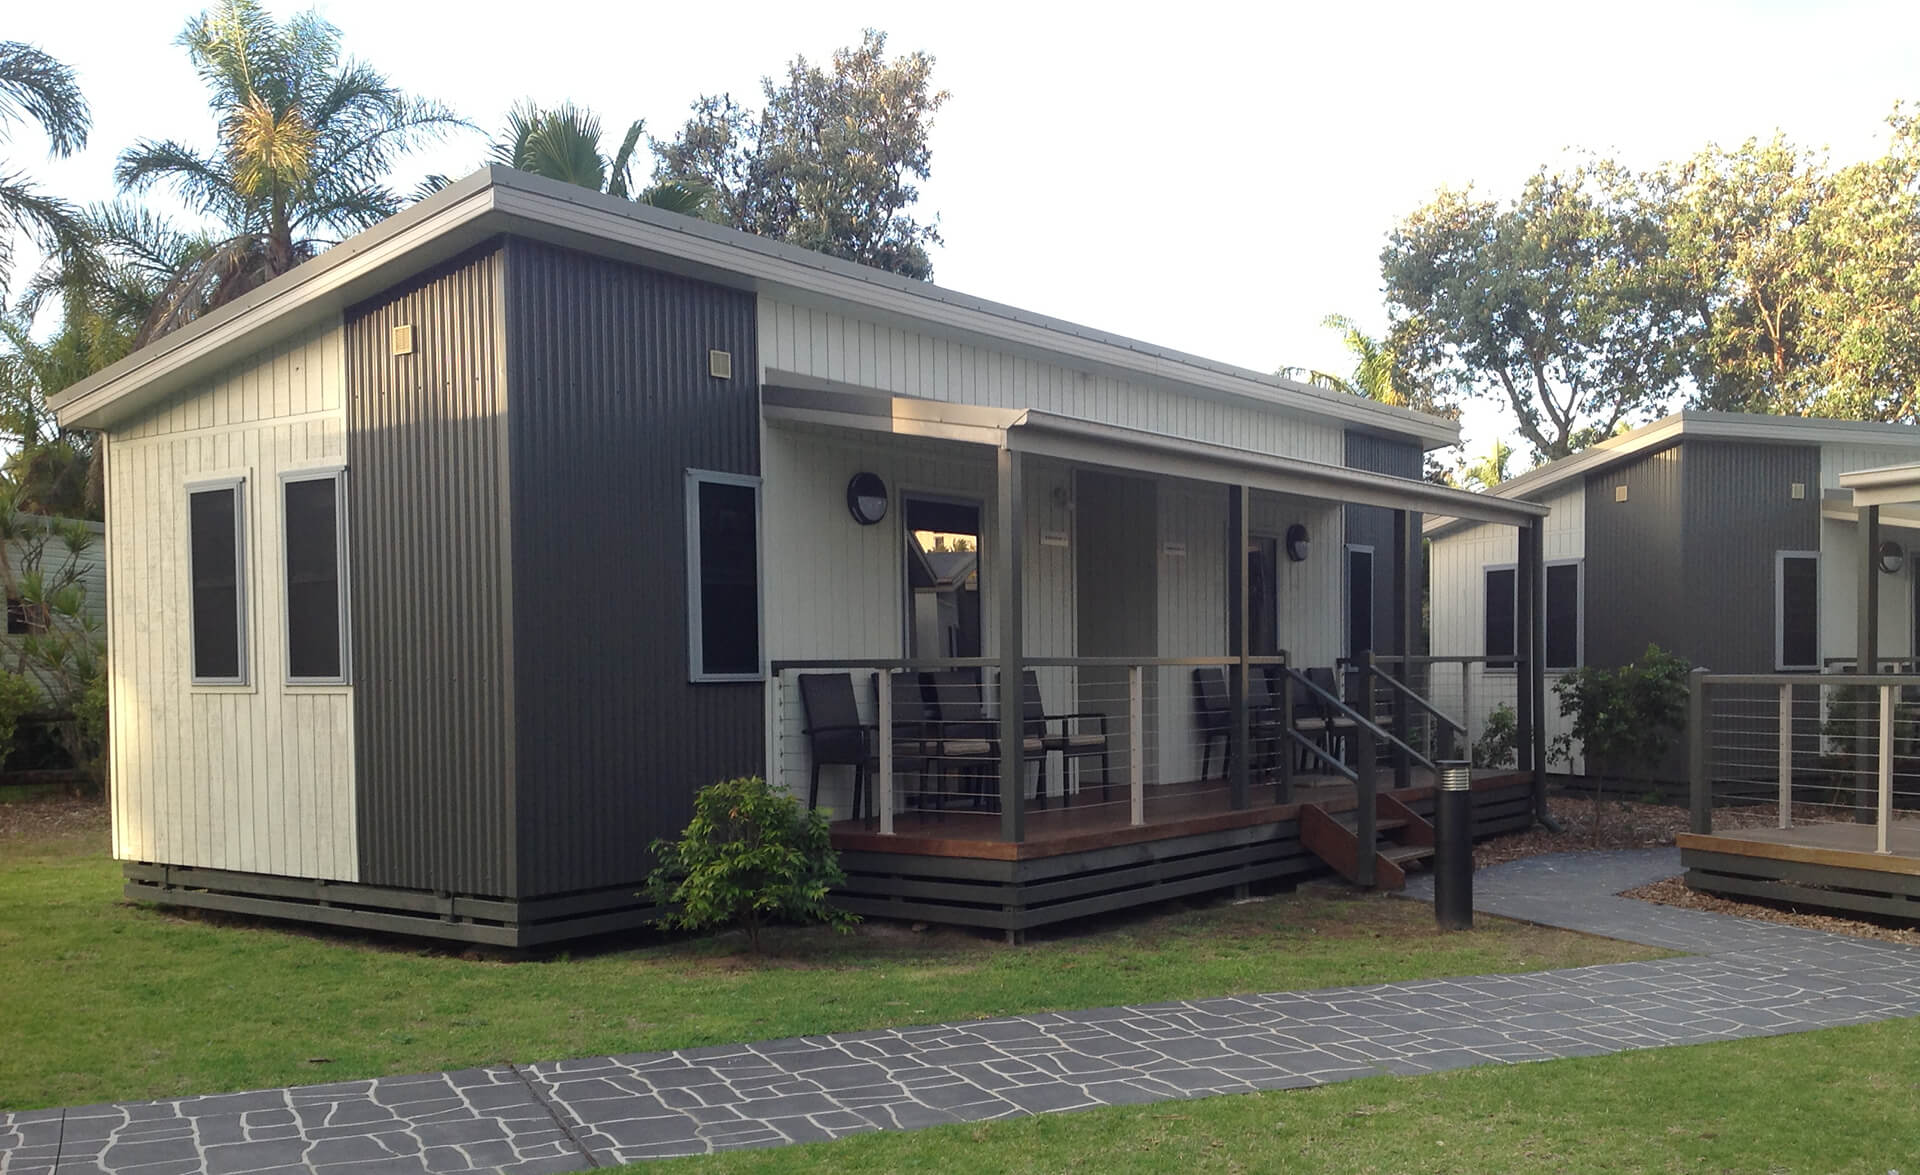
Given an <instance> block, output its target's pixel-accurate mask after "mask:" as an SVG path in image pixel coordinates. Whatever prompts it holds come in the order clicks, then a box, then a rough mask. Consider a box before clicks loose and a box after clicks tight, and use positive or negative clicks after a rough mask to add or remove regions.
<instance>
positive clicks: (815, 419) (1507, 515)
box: [761, 371, 1547, 525]
mask: <svg viewBox="0 0 1920 1175" xmlns="http://www.w3.org/2000/svg"><path fill="white" fill-rule="evenodd" d="M761 409H762V411H763V412H764V413H765V415H766V417H767V419H769V420H786V421H793V422H796V423H808V424H818V425H825V426H829V427H835V428H846V429H853V430H856V431H860V432H871V433H881V434H887V435H892V436H913V437H929V438H934V439H938V440H947V441H954V442H957V443H961V444H974V445H990V446H993V447H995V448H1006V449H1010V450H1012V451H1014V452H1018V453H1032V454H1035V455H1036V456H1044V457H1052V458H1057V459H1060V460H1065V461H1073V462H1077V463H1079V464H1083V465H1098V466H1103V467H1107V468H1111V469H1117V470H1123V471H1127V472H1134V473H1151V474H1158V475H1161V476H1165V477H1178V478H1186V479H1189V480H1192V481H1205V482H1214V483H1217V484H1220V485H1244V486H1249V487H1251V488H1253V489H1260V490H1269V491H1272V492H1274V493H1281V494H1297V495H1301V496H1304V497H1314V498H1324V499H1332V500H1335V501H1340V502H1352V503H1354V504H1356V505H1363V506H1383V507H1386V508H1388V509H1394V510H1418V511H1424V512H1434V513H1441V514H1447V515H1451V516H1453V517H1460V518H1472V519H1474V520H1475V521H1478V522H1499V523H1506V524H1510V525H1521V524H1524V523H1527V522H1530V521H1532V520H1533V519H1536V518H1543V517H1545V516H1546V514H1547V507H1545V506H1542V505H1540V504H1538V503H1535V502H1524V501H1513V500H1509V499H1506V498H1496V497H1492V496H1489V495H1485V494H1472V493H1467V492H1466V491H1464V490H1455V489H1449V488H1447V487H1446V486H1437V485H1434V484H1432V483H1431V482H1425V481H1414V480H1411V479H1408V478H1402V477H1389V476H1387V475H1386V474H1380V473H1371V472H1368V471H1366V470H1362V469H1348V468H1346V467H1344V466H1339V465H1326V464H1322V463H1320V462H1317V461H1303V460H1296V459H1294V458H1288V457H1275V456H1273V455H1272V454H1269V453H1259V452H1255V451H1253V450H1251V449H1238V448H1234V447H1232V446H1229V445H1216V444H1211V443H1208V442H1205V441H1192V440H1187V439H1184V438H1181V437H1170V436H1165V435H1163V434H1160V433H1153V432H1147V431H1144V430H1142V429H1135V428H1126V427H1122V426H1120V425H1112V424H1101V423H1097V422H1094V421H1088V420H1081V419H1078V418H1076V417H1069V416H1059V415H1056V414H1054V413H1051V412H1040V411H1036V410H1033V409H1011V408H982V407H977V406H975V405H970V404H949V403H945V402H942V401H938V400H923V399H918V398H915V397H911V396H893V395H888V394H886V393H884V392H876V391H870V390H867V389H861V388H855V387H850V386H848V385H845V384H836V383H830V382H828V381H825V380H818V379H813V378H810V377H807V376H801V375H795V374H793V373H790V372H782V371H769V372H767V376H766V382H765V384H764V385H763V386H762V388H761Z"/></svg>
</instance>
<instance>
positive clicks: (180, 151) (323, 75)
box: [114, 0, 468, 342]
mask: <svg viewBox="0 0 1920 1175" xmlns="http://www.w3.org/2000/svg"><path fill="white" fill-rule="evenodd" d="M178 43H179V44H180V45H181V46H182V47H183V48H184V49H185V50H186V51H187V56H188V58H189V59H190V60H191V61H192V63H193V67H194V69H195V71H196V72H197V73H198V74H199V75H200V79H201V81H202V82H203V83H204V84H205V85H206V88H207V92H208V102H209V105H210V106H211V107H212V110H213V114H214V117H215V122H216V146H215V147H213V148H212V149H210V150H209V149H203V148H201V147H198V146H195V145H193V144H189V143H182V142H177V141H174V140H150V139H143V140H141V141H140V142H138V143H135V144H134V145H133V146H132V147H130V148H128V149H127V150H126V151H124V152H123V153H122V154H121V156H120V159H119V162H118V164H117V166H116V167H115V172H114V174H115V176H116V178H117V179H118V180H119V182H120V186H121V189H122V190H123V191H126V192H144V191H146V190H147V189H149V188H151V187H153V186H155V185H158V184H164V185H166V186H168V187H170V188H171V189H172V190H173V191H174V193H175V194H176V195H178V196H179V197H180V198H181V199H182V200H183V201H184V202H185V203H186V204H187V206H188V207H189V208H190V209H192V210H193V211H194V212H195V213H197V214H199V215H202V216H204V217H206V218H207V219H208V220H210V221H211V222H212V223H213V224H214V225H215V226H216V228H215V230H214V231H213V233H212V234H211V239H210V240H209V242H208V245H207V247H206V248H204V249H201V250H199V251H197V253H196V255H195V257H194V258H193V260H192V261H191V263H189V264H188V265H186V266H184V267H182V268H181V270H180V271H179V272H178V273H176V274H174V275H173V278H172V280H171V281H169V283H168V284H167V286H166V288H165V289H164V290H163V291H162V293H161V297H160V299H159V301H158V302H157V304H156V305H155V307H154V310H153V313H152V315H151V316H150V317H149V319H148V320H147V322H146V323H145V324H144V325H143V328H142V331H141V341H143V342H144V341H146V340H148V339H151V338H154V337H157V336H158V335H161V334H164V333H166V332H167V331H170V330H173V329H176V328H178V327H180V326H182V325H184V324H185V323H187V322H189V321H191V320H192V319H194V318H195V317H197V316H198V315H200V314H202V313H204V312H205V311H207V310H209V309H211V308H213V307H216V306H219V305H222V304H224V303H226V302H230V301H232V300H233V299H234V298H237V297H239V296H240V295H242V294H244V293H246V292H247V291H248V290H251V289H253V288H255V287H257V286H259V285H261V284H262V283H264V282H266V281H268V280H270V279H272V278H274V277H277V276H279V275H280V274H282V273H285V272H287V271H288V270H290V269H292V268H293V267H294V266H296V265H299V264H300V263H301V262H303V261H306V260H308V259H310V258H312V257H314V256H315V255H317V254H318V253H320V252H321V251H322V250H324V249H325V248H327V247H328V246H329V245H331V244H333V243H335V242H336V241H337V240H339V239H340V238H342V237H344V236H348V235H351V234H352V233H355V232H358V231H360V230H361V229H365V228H369V227H371V226H373V225H375V224H378V223H379V222H380V221H382V220H384V219H386V218H387V217H388V216H391V215H392V214H393V213H394V212H396V211H398V210H399V208H400V206H401V204H402V203H403V200H402V198H401V197H400V196H399V195H398V194H397V193H395V192H394V190H393V189H392V188H391V187H389V186H388V183H387V176H388V172H389V171H390V169H391V168H392V167H393V165H394V164H395V163H396V162H397V161H398V160H399V159H400V158H401V157H402V156H404V155H405V154H406V153H407V152H408V151H410V150H412V149H414V148H415V147H417V146H419V145H421V144H422V143H423V142H425V141H427V140H430V139H434V138H438V137H440V136H441V135H443V134H445V133H446V132H447V131H450V130H453V129H455V128H460V127H465V126H467V125H468V124H466V123H465V122H464V121H462V120H461V119H459V118H457V117H456V116H455V115H454V114H453V112H452V111H451V110H449V109H447V108H446V107H445V106H443V105H441V104H440V103H437V102H432V101H428V100H425V99H421V98H416V97H412V96H409V95H408V94H406V93H405V92H403V91H402V90H400V89H399V88H398V87H396V86H395V85H394V84H393V83H392V82H390V81H389V80H388V79H387V77H386V75H385V74H382V73H380V72H379V71H377V70H375V69H374V68H373V67H372V66H370V65H367V64H366V63H364V62H361V61H357V60H354V59H353V58H350V57H345V56H343V55H342V52H341V43H340V30H339V29H337V28H335V27H334V26H333V25H331V24H329V23H327V21H325V20H324V19H322V18H321V17H320V16H319V15H318V14H317V13H314V12H306V13H301V14H298V15H295V16H293V17H291V18H289V19H288V20H287V21H286V22H285V23H284V24H282V23H279V22H276V21H275V20H274V18H273V17H272V16H271V15H270V14H269V13H267V12H266V11H265V10H264V9H263V8H262V7H261V6H260V5H259V4H258V3H256V2H255V0H222V2H221V3H220V5H219V6H218V7H217V8H214V9H212V10H210V11H208V12H205V13H202V14H201V15H199V16H196V17H194V18H193V19H191V20H189V21H188V22H187V25H186V28H185V30H184V31H182V32H181V34H180V37H179V39H178Z"/></svg>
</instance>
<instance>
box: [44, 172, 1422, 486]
mask: <svg viewBox="0 0 1920 1175" xmlns="http://www.w3.org/2000/svg"><path fill="white" fill-rule="evenodd" d="M502 234H512V235H516V236H523V237H528V238H532V239H535V240H541V241H546V242H549V243H552V244H557V245H562V246H565V247H568V248H573V249H580V250H583V251H586V252H590V253H595V254H599V255H602V256H607V257H613V258H616V259H620V260H625V261H630V262H633V263H637V264H642V265H648V266H652V267H654V268H658V269H664V270H668V271H670V272H674V273H679V274H683V275H685V276H689V277H695V278H699V279H701V280H704V281H710V282H713V283H716V284H719V285H725V286H730V287H733V288H735V289H742V290H749V291H753V292H756V293H765V294H769V295H772V296H776V297H779V298H782V299H784V300H790V301H794V302H798V303H802V304H807V305H812V306H816V307H820V308H823V309H841V310H847V311H850V312H853V313H857V314H860V315H862V316H864V317H867V318H871V319H874V320H877V321H881V322H886V323H889V324H894V325H899V326H903V327H909V328H914V329H923V330H930V331H932V332H933V333H936V334H940V335H943V336H948V337H956V338H961V339H966V340H969V341H974V342H977V343H980V344H982V345H986V346H989V347H992V348H994V349H996V350H1002V351H1008V352H1012V353H1015V354H1022V355H1027V356H1030V357H1033V358H1038V359H1043V360H1046V361H1048V362H1053V363H1058V364H1061V365H1063V366H1068V367H1074V368H1079V369H1082V370H1087V371H1093V372H1097V373H1101V374H1109V375H1112V376H1115V377H1117V378H1122V379H1127V380H1131V381H1134V382H1139V383H1152V384H1163V385H1174V386H1176V387H1178V388H1179V389H1180V390H1182V391H1184V392H1186V393H1188V394H1191V395H1196V396H1199V397H1202V398H1210V399H1225V400H1233V401H1238V402H1242V403H1252V404H1256V405H1259V406H1262V407H1265V408H1269V409H1272V410H1275V411H1279V412H1283V413H1287V414H1290V415H1298V416H1307V417H1317V418H1320V419H1331V420H1335V421H1338V422H1340V423H1342V424H1343V425H1348V426H1352V427H1354V428H1356V429H1358V430H1360V431H1363V432H1371V433H1376V434H1381V435H1390V436H1402V437H1406V438H1409V439H1412V440H1416V441H1418V442H1419V443H1420V444H1421V445H1423V446H1424V447H1426V448H1435V447H1438V446H1441V445H1450V444H1454V443H1456V442H1457V441H1458V440H1459V436H1460V428H1459V425H1458V424H1456V423H1454V422H1453V421H1449V420H1442V419H1440V418H1439V417H1435V416H1428V415H1426V414H1424V413H1419V412H1414V411H1411V410H1409V409H1405V408H1395V407H1390V406H1388V405H1385V404H1380V403H1377V402H1375V401H1373V400H1368V399H1365V398H1364V397H1360V396H1352V395H1347V394H1345V393H1342V392H1335V391H1330V390H1328V389H1325V388H1318V387H1314V386H1312V385H1310V384H1303V383H1299V382H1296V381H1294V380H1287V379H1281V378H1279V377H1277V376H1272V375H1265V374H1262V373H1260V372H1256V371H1251V370H1249V369H1246V368H1241V367H1235V366H1232V365H1230V364H1226V363H1219V362H1216V361H1214V360H1211V359H1205V358H1202V357H1200V356H1197V355H1190V354H1186V353H1184V352H1180V351H1175V350H1171V349H1169V348H1165V347H1158V346H1154V345H1153V344H1150V343H1143V342H1140V341H1139V340H1137V339H1129V338H1126V337H1124V336H1121V335H1115V334H1109V333H1107V332H1105V331H1099V330H1094V329H1092V328H1089V327H1084V326H1079V325H1077V324H1074V323H1071V322H1065V321H1062V320H1060V319H1057V318H1049V317H1047V316H1046V315H1042V314H1035V313H1033V312H1031V311H1027V310H1021V309H1019V308H1018V307H1014V306H1008V305H1005V304H1002V303H998V302H991V301H987V300H986V299H982V298H975V297H971V296H969V295H966V294H961V293H956V292H954V291H952V290H946V289H942V288H940V287H939V286H936V285H933V284H931V283H929V282H920V281H914V280H912V279H910V278H904V277H900V276H899V275H897V274H892V273H888V272H886V271H884V270H879V269H873V268H869V267H867V266H862V265H855V264H853V263H851V262H847V261H842V260H840V259H838V258H834V257H828V256H826V255H824V254H821V253H816V252H813V251H811V250H808V249H802V248H799V247H797V246H793V245H788V244H784V243H781V242H778V241H770V240H767V239H765V238H762V237H756V236H753V235H752V234H749V233H743V232H739V231H737V230H734V229H730V228H724V227H721V226H719V225H713V224H708V223H707V222H705V221H701V220H697V219H695V218H693V217H688V216H677V215H675V214H673V213H670V212H663V211H661V210H659V209H656V208H651V207H648V206H646V205H644V204H635V203H633V202H632V201H628V200H622V199H619V198H617V197H613V196H608V195H605V194H603V193H600V192H593V191H589V190H587V189H585V188H581V187H577V186H575V185H572V184H564V183H560V182H558V181H554V180H548V179H543V178H541V177H539V176H533V175H528V174H526V173H524V172H519V171H514V170H512V169H511V168H504V167H487V168H482V169H481V170H480V171H477V172H475V173H473V174H472V175H469V176H467V177H465V178H464V179H461V180H459V181H457V182H455V183H453V184H450V185H448V186H447V187H446V188H444V189H442V190H441V191H439V192H437V193H435V194H434V195H433V196H430V197H428V198H427V199H425V200H422V201H420V202H419V203H417V204H415V205H413V206H411V207H409V208H407V209H405V210H403V211H401V212H400V213H398V214H397V215H395V216H393V217H391V218H389V219H388V220H386V221H384V222H382V223H381V224H379V225H377V226H376V227H374V228H371V229H368V230H367V231H365V232H362V233H359V234H356V235H355V236H353V237H350V238H348V239H347V240H345V241H342V242H341V243H340V244H338V245H335V246H334V247H333V248H331V249H329V250H327V251H326V252H325V253H323V254H321V255H320V256H319V257H317V258H315V259H314V260H312V261H309V262H307V263H306V264H304V265H301V266H299V267H297V268H296V269H294V270H292V271H291V272H289V273H286V274H283V275H281V276H280V277H278V278H275V279H274V280H273V281H271V282H268V283H267V284H266V285H264V286H262V287H260V288H259V289H257V290H254V291H252V292H250V293H248V294H247V295H246V296H244V297H242V298H239V299H237V300H235V301H234V302H232V303H231V304H229V305H227V306H224V307H221V308H220V309H219V310H216V311H214V312H212V313H210V314H207V315H205V316H204V317H202V318H199V319H197V320H195V321H194V322H192V323H190V324H189V325H187V326H186V327H183V328H182V329H180V330H177V331H174V332H173V333H171V334H169V335H166V336H165V337H163V338H161V339H159V340H157V341H156V342H154V343H152V344H149V345H148V346H146V347H143V348H141V349H140V350H139V351H136V352H134V353H133V354H132V355H129V356H127V357H126V358H125V359H122V360H121V361H120V362H118V363H115V364H114V365H113V366H111V367H108V368H106V369H105V370H103V371H100V372H98V373H96V374H94V375H92V376H89V377H88V378H87V379H84V380H82V381H80V382H79V383H77V384H74V385H73V386H71V387H69V388H66V389H65V390H63V391H61V392H59V393H57V394H56V395H54V396H51V397H49V404H50V406H51V407H52V408H53V410H54V412H55V414H56V415H57V416H58V418H59V421H60V423H61V425H62V426H66V427H84V428H104V429H111V427H112V426H113V424H114V423H115V422H116V421H119V420H123V419H125V418H126V417H128V416H129V415H131V414H133V413H136V412H139V411H142V410H144V409H146V408H148V407H150V406H152V405H154V404H157V403H160V402H162V401H164V400H165V399H167V398H168V397H169V396H172V395H174V394H176V393H178V392H180V391H182V390H184V389H186V388H188V387H191V386H192V385H193V384H195V383H196V382H199V381H203V380H205V379H207V378H209V377H211V376H212V375H214V374H215V373H217V372H218V371H220V370H221V369H222V368H224V367H227V366H229V365H231V364H233V363H234V362H236V361H238V360H239V358H240V357H242V356H244V355H248V354H252V353H255V352H258V351H260V350H263V349H265V348H267V347H269V346H272V345H273V344H274V343H276V342H278V341H280V340H282V339H284V338H287V337H290V336H292V335H293V334H295V333H296V332H298V331H300V330H303V329H306V328H308V327H310V326H313V325H315V324H318V323H320V322H323V321H327V320H330V319H331V318H332V317H333V316H335V315H338V314H340V313H341V312H343V311H344V310H345V309H346V308H347V307H349V306H352V305H354V304H355V303H357V302H360V301H363V300H365V299H368V298H371V297H374V296H376V295H378V294H379V293H381V292H382V291H383V290H385V289H387V288H389V287H392V286H394V285H398V284H400V283H401V282H404V281H406V280H408V279H409V278H412V277H414V276H416V275H418V274H421V273H424V272H426V271H428V270H430V269H432V268H433V267H435V266H437V265H440V264H442V263H444V262H446V261H449V260H451V259H453V258H454V257H457V256H458V255H460V254H461V253H463V252H465V251H467V250H468V249H471V248H473V247H474V246H476V245H479V244H482V243H483V242H485V241H487V240H489V239H490V238H493V237H497V236H500V235H502Z"/></svg>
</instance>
